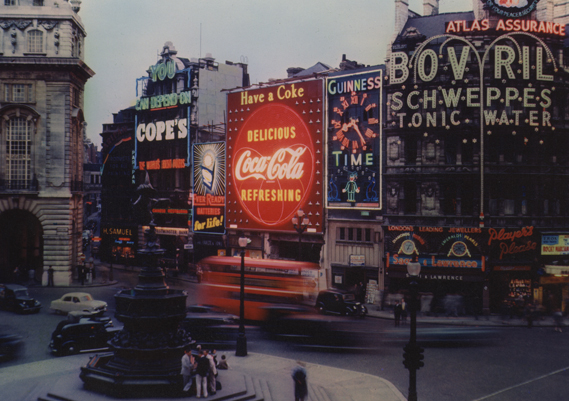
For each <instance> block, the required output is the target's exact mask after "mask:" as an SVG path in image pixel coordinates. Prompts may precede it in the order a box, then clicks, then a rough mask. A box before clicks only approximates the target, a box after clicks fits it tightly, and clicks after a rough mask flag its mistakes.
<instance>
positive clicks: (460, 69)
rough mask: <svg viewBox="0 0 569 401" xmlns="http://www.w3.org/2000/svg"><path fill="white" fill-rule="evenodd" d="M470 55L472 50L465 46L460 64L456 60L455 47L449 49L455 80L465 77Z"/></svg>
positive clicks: (461, 53)
mask: <svg viewBox="0 0 569 401" xmlns="http://www.w3.org/2000/svg"><path fill="white" fill-rule="evenodd" d="M475 22H476V21H475ZM469 53H470V48H469V47H468V46H463V47H462V51H461V52H460V62H458V61H457V59H456V53H455V52H454V47H449V48H448V58H449V60H450V66H451V68H452V72H453V74H454V79H456V80H459V79H462V77H463V76H464V68H465V67H466V61H468V54H469Z"/></svg>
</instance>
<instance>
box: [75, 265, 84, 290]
mask: <svg viewBox="0 0 569 401" xmlns="http://www.w3.org/2000/svg"><path fill="white" fill-rule="evenodd" d="M77 271H78V272H79V281H80V282H81V285H85V268H84V267H83V265H79V266H77Z"/></svg>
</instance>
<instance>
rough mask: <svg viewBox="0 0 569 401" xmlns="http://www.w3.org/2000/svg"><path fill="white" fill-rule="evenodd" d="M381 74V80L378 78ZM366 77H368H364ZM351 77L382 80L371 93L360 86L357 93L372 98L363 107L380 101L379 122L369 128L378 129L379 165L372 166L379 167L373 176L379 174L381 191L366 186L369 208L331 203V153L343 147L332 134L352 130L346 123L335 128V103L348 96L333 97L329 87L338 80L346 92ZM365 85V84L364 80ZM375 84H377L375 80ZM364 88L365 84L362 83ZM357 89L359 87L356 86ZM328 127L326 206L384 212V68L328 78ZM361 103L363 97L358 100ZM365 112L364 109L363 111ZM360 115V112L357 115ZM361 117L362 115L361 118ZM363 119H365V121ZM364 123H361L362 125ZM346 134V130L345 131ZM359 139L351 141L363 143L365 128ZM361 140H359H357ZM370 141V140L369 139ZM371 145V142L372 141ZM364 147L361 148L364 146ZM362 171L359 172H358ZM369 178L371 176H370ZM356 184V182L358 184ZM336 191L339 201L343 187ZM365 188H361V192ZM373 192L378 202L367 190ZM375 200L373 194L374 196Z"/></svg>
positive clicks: (358, 131)
mask: <svg viewBox="0 0 569 401" xmlns="http://www.w3.org/2000/svg"><path fill="white" fill-rule="evenodd" d="M377 75H379V77H377ZM364 77H365V78H364ZM350 78H355V79H357V78H363V79H364V81H365V82H366V83H367V82H368V80H369V79H371V78H379V88H377V87H375V86H374V87H373V88H372V89H369V90H363V89H361V87H360V90H358V91H357V93H362V94H365V95H366V96H367V97H368V98H371V99H364V100H362V101H361V102H362V104H363V102H364V101H365V102H367V103H366V104H367V105H368V107H369V105H372V104H373V102H374V101H377V106H376V107H375V109H376V110H377V120H378V121H377V123H374V124H368V128H374V127H375V128H376V130H377V132H376V134H377V138H374V140H373V141H371V142H372V144H373V145H375V146H376V149H374V150H373V155H374V157H375V158H377V164H375V163H374V164H373V165H372V166H373V167H375V168H376V169H377V170H376V171H375V172H374V171H371V173H372V174H373V173H376V174H377V181H376V182H375V183H374V184H376V185H377V190H374V188H375V185H374V186H373V187H372V186H371V184H372V182H370V183H368V185H367V186H366V188H363V189H364V190H366V199H368V202H369V205H366V202H365V201H361V202H357V201H354V202H353V204H352V205H350V206H348V205H342V204H348V203H349V201H346V202H342V201H335V202H334V201H331V200H330V196H329V193H330V192H332V191H333V189H332V188H331V180H330V176H331V166H330V157H333V156H332V155H330V154H328V153H329V152H331V151H332V149H331V147H333V146H334V144H336V147H338V146H339V144H338V142H333V141H335V140H338V138H336V136H333V135H334V134H332V133H331V132H335V131H338V130H341V131H344V130H349V128H348V127H347V125H346V124H344V127H342V128H339V127H338V128H335V127H332V126H331V121H332V120H333V119H334V118H335V116H334V114H339V113H333V111H332V110H331V102H332V100H335V101H336V102H337V101H339V100H340V98H341V97H342V95H344V93H341V94H338V93H336V94H333V95H331V94H330V93H329V87H330V83H331V81H337V80H342V82H343V83H344V88H343V89H344V91H345V90H346V83H347V82H348V80H349V79H350ZM360 82H361V81H360ZM373 82H374V83H375V81H373ZM362 85H363V84H362ZM354 86H355V85H354ZM325 91H326V125H325V131H324V132H325V133H326V135H325V146H326V149H327V150H328V151H327V154H326V156H327V157H325V171H326V185H325V187H324V194H325V201H326V207H327V208H328V209H344V210H346V209H347V210H381V209H382V208H383V205H382V191H383V181H382V180H383V174H382V163H383V112H382V110H383V69H381V68H376V69H371V70H366V71H361V72H358V73H345V74H337V75H336V74H334V75H332V76H328V77H327V78H326V88H325ZM372 93H373V95H374V97H371V96H370V94H372ZM358 100H359V98H358ZM351 102H352V101H350V102H349V103H351ZM362 104H360V108H362ZM350 106H351V104H346V107H345V108H344V110H342V111H341V112H342V113H343V112H344V111H345V110H348V109H349V108H350ZM362 111H363V110H362ZM356 114H357V113H356ZM358 117H361V116H358ZM362 119H363V118H362ZM361 123H363V121H362V122H360V124H361ZM352 129H354V130H355V129H356V127H352ZM344 132H345V131H344ZM355 132H356V133H357V134H358V136H359V139H360V140H359V141H351V142H360V143H361V141H363V140H364V139H365V138H366V136H365V131H364V132H361V128H358V130H357V131H355ZM356 138H358V137H356ZM368 139H369V137H368ZM346 140H348V138H346ZM368 143H369V142H368ZM360 148H361V146H360ZM354 151H355V152H359V149H358V150H355V149H354V150H353V151H352V153H354V154H355V152H354ZM343 156H345V157H348V154H347V153H344V154H343ZM350 157H352V155H350ZM359 157H360V161H361V159H362V158H363V155H362V153H360V155H359ZM358 171H359V170H357V171H356V173H357V172H358ZM345 172H346V173H349V171H348V170H345ZM368 178H369V177H368ZM354 182H355V181H354ZM349 185H350V184H349V183H346V187H348V186H349ZM334 186H335V187H336V188H335V191H336V194H337V195H335V196H336V199H339V198H338V195H339V193H340V191H342V189H340V188H339V186H336V185H335V184H334ZM343 189H345V190H346V191H349V189H346V188H343ZM361 189H362V188H361V187H359V188H358V191H359V192H361ZM368 189H370V191H369V192H372V191H373V192H375V196H376V197H377V198H376V200H375V201H374V198H370V196H369V195H368V194H367V192H368V191H367V190H368ZM352 196H354V199H355V196H357V195H356V194H352ZM372 197H373V195H372ZM376 202H377V205H376V206H373V205H374V204H375V203H376Z"/></svg>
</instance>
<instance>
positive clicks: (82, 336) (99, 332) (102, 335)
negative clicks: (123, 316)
mask: <svg viewBox="0 0 569 401" xmlns="http://www.w3.org/2000/svg"><path fill="white" fill-rule="evenodd" d="M119 331H120V329H116V328H112V327H108V322H107V321H104V320H97V319H95V318H80V319H78V320H63V321H61V322H59V324H58V325H57V328H56V329H55V330H54V331H53V333H52V334H51V341H50V343H49V347H50V348H51V351H52V352H53V353H54V354H59V355H71V354H76V353H78V352H81V351H93V350H105V349H108V348H109V344H108V342H109V340H111V339H112V338H113V337H114V336H115V334H116V333H118V332H119Z"/></svg>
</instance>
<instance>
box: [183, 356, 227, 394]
mask: <svg viewBox="0 0 569 401" xmlns="http://www.w3.org/2000/svg"><path fill="white" fill-rule="evenodd" d="M196 351H197V355H194V354H193V352H192V349H191V347H187V348H186V349H185V350H184V356H182V370H181V372H180V373H181V375H182V379H183V385H184V388H183V391H184V392H185V393H187V394H188V395H193V394H195V395H196V398H201V397H202V396H203V397H204V398H205V397H207V396H208V395H209V394H215V393H216V392H217V390H218V387H220V386H219V384H218V383H217V379H216V377H217V370H218V369H228V365H227V360H226V359H225V355H222V356H221V361H219V363H218V361H217V354H216V351H215V350H212V351H211V352H210V351H208V350H207V349H202V348H201V346H200V345H198V346H197V347H196Z"/></svg>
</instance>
